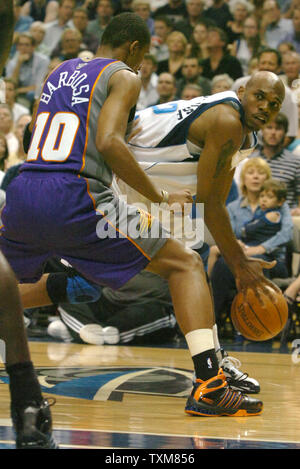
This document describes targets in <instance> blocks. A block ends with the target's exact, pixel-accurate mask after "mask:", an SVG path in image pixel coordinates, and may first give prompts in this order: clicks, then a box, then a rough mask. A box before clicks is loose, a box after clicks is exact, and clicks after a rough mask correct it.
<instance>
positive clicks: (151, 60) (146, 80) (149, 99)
mask: <svg viewBox="0 0 300 469" xmlns="http://www.w3.org/2000/svg"><path fill="white" fill-rule="evenodd" d="M156 68H157V61H156V59H155V57H154V56H153V55H151V54H146V55H145V57H144V60H143V62H142V65H141V69H140V76H141V81H142V87H141V91H140V96H139V99H138V102H137V106H136V108H137V110H138V111H140V110H141V109H145V108H146V107H148V106H151V105H152V104H155V103H156V102H157V100H158V98H159V95H158V92H157V82H158V76H157V74H156V73H155V72H156Z"/></svg>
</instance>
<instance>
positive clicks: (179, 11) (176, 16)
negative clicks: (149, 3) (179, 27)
mask: <svg viewBox="0 0 300 469" xmlns="http://www.w3.org/2000/svg"><path fill="white" fill-rule="evenodd" d="M157 16H167V17H168V18H169V19H170V20H171V21H172V23H173V26H175V24H176V23H178V22H179V21H182V20H184V18H186V17H187V9H186V5H185V1H184V0H168V3H167V4H166V5H164V6H162V7H159V8H157V10H156V11H155V12H154V13H153V17H154V18H156V17H157Z"/></svg>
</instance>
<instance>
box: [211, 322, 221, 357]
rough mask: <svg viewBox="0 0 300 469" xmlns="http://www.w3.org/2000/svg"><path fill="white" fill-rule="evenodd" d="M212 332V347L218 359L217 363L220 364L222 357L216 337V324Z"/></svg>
mask: <svg viewBox="0 0 300 469" xmlns="http://www.w3.org/2000/svg"><path fill="white" fill-rule="evenodd" d="M212 331H213V337H214V347H215V351H216V355H217V359H218V360H219V362H220V361H221V360H222V358H223V357H222V353H221V345H220V342H219V337H218V326H217V324H214V325H213V328H212Z"/></svg>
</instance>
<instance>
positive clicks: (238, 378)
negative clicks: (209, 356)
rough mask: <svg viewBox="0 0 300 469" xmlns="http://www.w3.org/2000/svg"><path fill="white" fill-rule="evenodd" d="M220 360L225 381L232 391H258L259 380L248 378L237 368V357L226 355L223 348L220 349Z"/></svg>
mask: <svg viewBox="0 0 300 469" xmlns="http://www.w3.org/2000/svg"><path fill="white" fill-rule="evenodd" d="M221 354H222V360H221V361H220V362H219V366H220V368H222V370H223V372H224V375H225V377H226V380H227V383H228V384H229V386H230V387H231V389H233V390H234V391H241V392H246V393H248V394H257V393H259V392H260V385H259V382H258V381H256V379H254V378H249V375H248V374H247V373H244V372H243V371H241V370H240V369H239V368H240V367H241V362H240V360H239V359H238V358H234V357H230V356H228V353H227V352H225V350H223V349H221Z"/></svg>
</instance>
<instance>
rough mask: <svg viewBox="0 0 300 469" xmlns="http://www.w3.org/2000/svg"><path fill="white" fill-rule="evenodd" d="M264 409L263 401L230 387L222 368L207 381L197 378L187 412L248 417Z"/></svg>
mask: <svg viewBox="0 0 300 469" xmlns="http://www.w3.org/2000/svg"><path fill="white" fill-rule="evenodd" d="M262 409H263V403H262V401H260V400H258V399H254V398H252V397H249V396H247V395H246V394H242V393H241V392H239V391H238V392H237V391H233V390H232V389H230V387H229V386H228V384H227V381H226V377H225V375H224V372H223V370H222V369H220V370H219V373H218V374H217V375H216V376H214V377H213V378H210V379H208V380H207V381H202V380H201V379H196V381H195V382H194V387H193V390H192V393H191V395H190V397H189V398H188V400H187V403H186V407H185V412H186V413H188V414H191V415H196V416H197V415H198V416H203V417H217V416H222V415H231V416H235V417H246V416H250V415H259V414H261V412H262Z"/></svg>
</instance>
